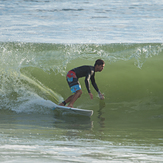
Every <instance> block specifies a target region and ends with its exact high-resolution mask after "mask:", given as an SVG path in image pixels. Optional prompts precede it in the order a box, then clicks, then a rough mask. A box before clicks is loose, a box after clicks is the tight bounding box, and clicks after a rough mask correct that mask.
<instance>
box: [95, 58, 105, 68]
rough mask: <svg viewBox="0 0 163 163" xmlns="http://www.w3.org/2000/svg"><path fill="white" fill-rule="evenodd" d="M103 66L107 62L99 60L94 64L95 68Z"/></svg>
mask: <svg viewBox="0 0 163 163" xmlns="http://www.w3.org/2000/svg"><path fill="white" fill-rule="evenodd" d="M103 64H105V62H104V61H103V60H102V59H97V60H96V62H95V64H94V67H95V66H96V65H103Z"/></svg>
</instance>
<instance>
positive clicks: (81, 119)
mask: <svg viewBox="0 0 163 163" xmlns="http://www.w3.org/2000/svg"><path fill="white" fill-rule="evenodd" d="M54 118H55V120H54V127H56V128H63V129H78V130H85V129H91V128H92V127H93V121H91V118H90V117H85V116H79V115H78V116H77V115H74V116H73V115H71V116H70V115H55V116H54Z"/></svg>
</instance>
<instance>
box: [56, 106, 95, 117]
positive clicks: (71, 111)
mask: <svg viewBox="0 0 163 163" xmlns="http://www.w3.org/2000/svg"><path fill="white" fill-rule="evenodd" d="M53 110H55V111H56V112H59V113H62V115H67V114H71V115H72V114H74V115H82V116H88V117H90V116H92V115H93V110H85V109H78V108H71V107H67V106H60V105H56V106H54V108H53Z"/></svg>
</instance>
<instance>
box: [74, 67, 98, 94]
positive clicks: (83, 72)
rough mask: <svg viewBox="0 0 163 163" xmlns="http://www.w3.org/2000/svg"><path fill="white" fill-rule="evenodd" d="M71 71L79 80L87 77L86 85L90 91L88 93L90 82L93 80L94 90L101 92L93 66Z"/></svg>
mask: <svg viewBox="0 0 163 163" xmlns="http://www.w3.org/2000/svg"><path fill="white" fill-rule="evenodd" d="M71 71H74V72H75V74H76V76H77V78H81V77H85V85H86V88H87V90H88V93H90V92H91V91H90V86H89V80H91V83H92V85H93V87H94V89H95V90H96V91H97V92H99V89H98V87H97V84H96V82H95V78H94V76H95V68H94V67H93V66H81V67H77V68H74V69H72V70H71Z"/></svg>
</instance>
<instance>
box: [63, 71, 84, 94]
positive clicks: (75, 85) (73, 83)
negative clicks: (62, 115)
mask: <svg viewBox="0 0 163 163" xmlns="http://www.w3.org/2000/svg"><path fill="white" fill-rule="evenodd" d="M66 79H67V82H68V85H69V87H70V88H71V92H72V93H75V92H76V91H78V90H80V89H81V85H80V83H79V81H78V78H77V76H76V74H75V72H74V71H69V72H68V73H67V76H66Z"/></svg>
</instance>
